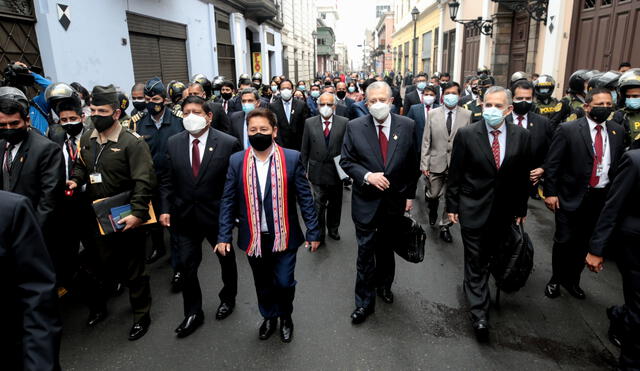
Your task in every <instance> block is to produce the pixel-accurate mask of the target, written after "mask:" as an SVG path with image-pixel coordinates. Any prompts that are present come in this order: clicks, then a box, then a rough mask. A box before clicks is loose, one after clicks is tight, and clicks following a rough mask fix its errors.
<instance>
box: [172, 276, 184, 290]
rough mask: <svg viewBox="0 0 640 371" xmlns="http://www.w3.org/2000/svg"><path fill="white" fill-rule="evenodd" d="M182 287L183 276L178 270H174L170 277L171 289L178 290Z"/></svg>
mask: <svg viewBox="0 0 640 371" xmlns="http://www.w3.org/2000/svg"><path fill="white" fill-rule="evenodd" d="M182 287H184V276H183V275H182V273H180V272H175V273H174V274H173V277H171V291H173V292H180V291H182Z"/></svg>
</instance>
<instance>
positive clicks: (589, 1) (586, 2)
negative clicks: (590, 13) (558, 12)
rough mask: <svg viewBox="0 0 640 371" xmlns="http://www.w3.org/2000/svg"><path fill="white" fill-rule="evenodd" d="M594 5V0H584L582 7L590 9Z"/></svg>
mask: <svg viewBox="0 0 640 371" xmlns="http://www.w3.org/2000/svg"><path fill="white" fill-rule="evenodd" d="M595 7H596V0H584V9H591V8H595Z"/></svg>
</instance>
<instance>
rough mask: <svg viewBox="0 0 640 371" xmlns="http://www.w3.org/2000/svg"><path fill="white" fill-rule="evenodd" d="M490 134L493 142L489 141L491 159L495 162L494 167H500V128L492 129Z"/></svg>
mask: <svg viewBox="0 0 640 371" xmlns="http://www.w3.org/2000/svg"><path fill="white" fill-rule="evenodd" d="M491 134H493V143H491V151H492V152H493V160H494V161H495V162H496V169H500V141H499V140H498V136H499V135H500V130H492V131H491Z"/></svg>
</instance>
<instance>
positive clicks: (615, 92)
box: [611, 90, 618, 107]
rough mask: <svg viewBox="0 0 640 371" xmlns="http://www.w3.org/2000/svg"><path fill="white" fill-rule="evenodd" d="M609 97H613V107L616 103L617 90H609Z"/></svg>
mask: <svg viewBox="0 0 640 371" xmlns="http://www.w3.org/2000/svg"><path fill="white" fill-rule="evenodd" d="M611 99H613V106H614V107H615V106H616V104H618V92H617V91H615V90H611Z"/></svg>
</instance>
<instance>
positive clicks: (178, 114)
mask: <svg viewBox="0 0 640 371" xmlns="http://www.w3.org/2000/svg"><path fill="white" fill-rule="evenodd" d="M171 113H173V115H174V116H176V117H179V118H182V107H181V106H180V105H179V104H176V105H175V106H173V108H172V109H171Z"/></svg>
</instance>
